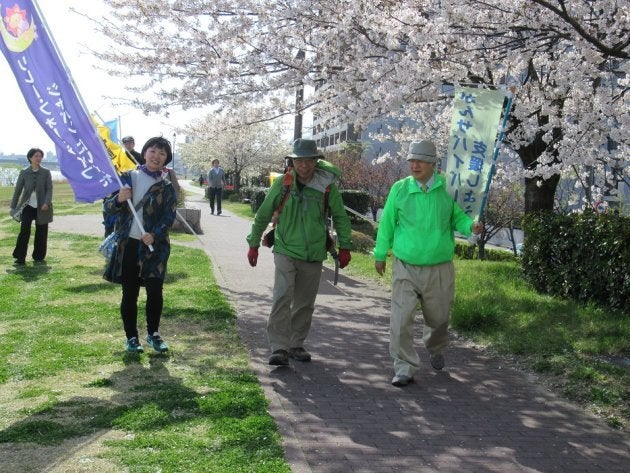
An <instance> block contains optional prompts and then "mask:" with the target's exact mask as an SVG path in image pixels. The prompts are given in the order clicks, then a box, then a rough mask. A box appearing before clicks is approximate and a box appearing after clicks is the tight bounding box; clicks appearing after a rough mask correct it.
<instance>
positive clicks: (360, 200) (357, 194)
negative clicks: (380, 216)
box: [339, 190, 370, 220]
mask: <svg viewBox="0 0 630 473" xmlns="http://www.w3.org/2000/svg"><path fill="white" fill-rule="evenodd" d="M339 192H340V193H341V198H342V199H343V204H344V205H345V206H346V207H350V208H351V209H352V210H354V211H355V212H358V213H360V214H361V215H365V214H366V213H367V212H368V210H369V209H370V194H369V193H367V192H365V191H353V190H341V191H339ZM348 216H349V217H350V220H354V219H356V218H357V217H355V216H354V215H353V214H352V213H349V215H348Z"/></svg>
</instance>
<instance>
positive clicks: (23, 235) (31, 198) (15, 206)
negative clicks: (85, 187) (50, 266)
mask: <svg viewBox="0 0 630 473" xmlns="http://www.w3.org/2000/svg"><path fill="white" fill-rule="evenodd" d="M26 158H27V159H28V162H29V163H31V165H30V166H29V167H27V168H25V169H23V170H22V171H21V172H20V175H19V176H18V180H17V183H16V184H15V190H14V191H13V198H12V199H11V215H12V216H13V217H14V218H16V219H19V220H20V222H21V227H20V233H19V235H18V237H17V242H16V243H15V249H14V250H13V257H14V258H15V264H16V265H19V266H21V265H24V264H25V263H26V253H27V251H28V241H29V239H30V238H31V224H32V223H33V220H34V221H35V241H34V247H33V260H34V261H35V262H36V263H43V262H44V258H46V249H47V246H48V224H49V223H50V222H52V219H53V209H52V194H53V185H52V176H51V174H50V171H49V170H48V169H46V168H44V167H42V166H41V162H42V159H44V152H43V151H42V150H41V149H39V148H31V149H30V150H28V153H26ZM18 217H19V218H18Z"/></svg>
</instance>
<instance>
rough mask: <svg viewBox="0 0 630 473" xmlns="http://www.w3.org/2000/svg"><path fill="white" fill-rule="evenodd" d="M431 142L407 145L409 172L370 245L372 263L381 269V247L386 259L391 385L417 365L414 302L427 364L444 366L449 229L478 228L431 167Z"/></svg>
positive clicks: (451, 285)
mask: <svg viewBox="0 0 630 473" xmlns="http://www.w3.org/2000/svg"><path fill="white" fill-rule="evenodd" d="M437 161H438V157H437V152H436V149H435V144H433V142H432V141H429V140H422V141H417V142H413V143H411V144H410V145H409V153H408V154H407V162H408V163H409V170H410V176H408V177H406V178H404V179H401V180H399V181H396V182H395V183H394V184H393V185H392V188H391V190H390V191H389V195H388V196H387V201H386V202H385V208H384V209H383V215H382V216H381V221H380V223H379V226H378V235H377V237H376V246H375V248H374V260H375V262H374V267H375V269H376V272H377V273H378V274H380V275H381V276H382V275H383V274H384V272H385V264H386V263H385V261H386V258H387V252H388V251H389V250H390V249H391V250H392V252H393V254H394V260H393V263H392V301H391V313H390V340H389V353H390V355H391V357H392V358H393V359H394V378H393V379H392V384H393V385H394V386H398V387H402V386H406V385H407V384H409V383H410V382H412V381H413V376H414V374H415V373H416V371H418V369H419V367H420V357H419V356H418V353H417V352H416V350H415V349H414V346H413V324H414V320H415V313H416V306H417V305H418V303H419V304H420V305H421V307H422V316H423V317H424V334H423V340H424V345H425V347H426V349H427V351H428V352H429V355H430V363H431V366H432V367H433V369H435V370H441V369H442V368H444V354H443V353H444V350H445V349H446V347H447V345H448V324H449V320H450V311H451V306H452V304H453V299H454V297H455V269H454V266H453V256H454V253H455V234H454V231H455V230H457V231H458V232H459V233H461V234H462V235H465V236H466V237H468V236H470V234H471V233H476V234H479V233H481V231H482V230H483V224H481V223H480V222H473V221H472V220H471V218H470V217H469V216H468V215H466V213H465V212H464V211H463V210H462V208H461V207H460V206H459V205H457V203H456V202H455V201H453V198H452V197H451V196H450V195H449V193H448V192H447V191H446V179H445V178H444V176H442V175H440V174H438V173H437V172H436V171H435V166H436V163H437Z"/></svg>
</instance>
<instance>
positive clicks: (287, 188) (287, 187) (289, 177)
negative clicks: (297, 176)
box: [271, 165, 293, 227]
mask: <svg viewBox="0 0 630 473" xmlns="http://www.w3.org/2000/svg"><path fill="white" fill-rule="evenodd" d="M291 171H293V166H291V165H289V166H287V170H286V172H285V173H284V175H283V176H282V193H281V194H280V195H281V198H280V203H279V204H278V207H276V210H274V212H273V217H271V222H272V223H273V226H274V227H275V226H276V223H278V217H279V216H280V214H281V213H282V209H283V207H284V204H285V203H286V202H287V200H288V199H289V195H291V187H293V173H292V172H291Z"/></svg>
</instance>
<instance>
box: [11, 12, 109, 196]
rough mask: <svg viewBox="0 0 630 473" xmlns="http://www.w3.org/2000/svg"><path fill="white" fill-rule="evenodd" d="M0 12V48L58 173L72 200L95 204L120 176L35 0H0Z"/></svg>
mask: <svg viewBox="0 0 630 473" xmlns="http://www.w3.org/2000/svg"><path fill="white" fill-rule="evenodd" d="M8 5H11V6H10V7H9V6H8ZM0 12H1V14H0V34H1V37H2V39H1V41H0V50H2V53H3V54H4V56H5V57H6V59H7V61H8V63H9V66H10V67H11V70H12V71H13V74H14V75H15V78H16V80H17V82H18V86H19V88H20V90H21V92H22V94H23V96H24V99H25V100H26V104H27V105H28V107H29V109H30V111H31V113H32V114H33V116H34V117H35V119H36V120H37V121H38V123H39V124H40V126H41V127H42V128H43V129H44V131H45V132H46V134H47V135H48V137H49V138H50V139H51V140H52V141H53V143H54V144H55V148H56V150H57V160H58V162H59V169H60V170H61V173H62V174H63V175H64V176H65V177H66V179H67V180H68V182H69V183H70V186H71V187H72V190H73V191H74V195H75V199H76V200H77V201H78V202H95V201H96V200H98V199H101V198H103V197H106V196H108V195H110V194H111V193H112V192H114V191H116V190H118V189H120V187H121V185H122V184H121V181H120V178H119V177H118V175H117V173H116V171H115V169H114V167H113V165H112V162H111V160H110V159H109V155H108V153H107V151H106V150H105V147H104V145H103V143H102V141H101V139H100V137H99V136H98V134H97V132H96V129H95V127H94V125H93V124H92V122H91V121H90V117H89V115H88V113H87V112H86V108H85V107H84V106H83V103H82V100H81V98H80V96H79V94H78V92H77V91H76V87H74V84H73V81H72V78H71V77H70V74H69V73H68V71H67V69H66V67H65V65H64V63H63V60H62V58H61V55H60V54H59V52H58V50H57V48H56V45H55V44H54V41H53V39H52V36H51V35H50V34H49V32H48V28H47V27H46V24H45V22H44V19H43V16H42V15H41V13H40V11H39V8H38V7H37V4H36V3H35V0H10V2H9V3H5V1H4V0H0Z"/></svg>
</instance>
